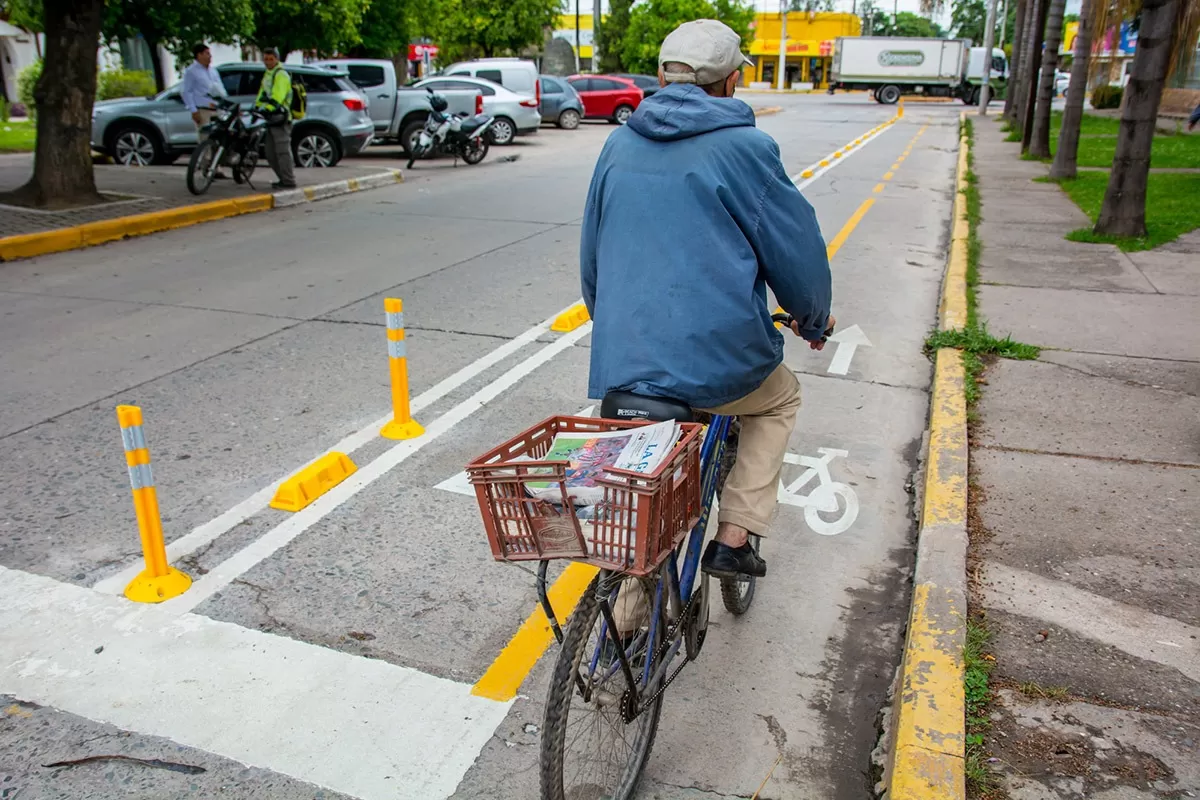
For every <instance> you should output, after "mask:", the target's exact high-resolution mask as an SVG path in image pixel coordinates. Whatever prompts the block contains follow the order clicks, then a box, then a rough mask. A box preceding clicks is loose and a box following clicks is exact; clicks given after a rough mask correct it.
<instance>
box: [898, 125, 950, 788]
mask: <svg viewBox="0 0 1200 800" xmlns="http://www.w3.org/2000/svg"><path fill="white" fill-rule="evenodd" d="M966 177H967V140H966V138H965V137H964V138H962V139H960V141H959V157H958V175H957V180H956V192H955V200H954V225H953V229H952V230H953V233H952V240H951V245H950V258H949V262H948V264H947V266H946V277H945V280H944V282H943V285H942V298H941V303H940V305H939V311H938V317H939V319H938V326H939V327H940V328H941V329H942V330H947V329H951V328H958V327H963V326H964V325H965V324H966V308H967V297H966V271H967V237H968V231H969V228H968V223H967V204H966V196H965V194H964V190H965V189H966ZM964 381H965V373H964V369H963V364H962V353H961V352H960V351H958V350H954V349H952V348H943V349H941V350H938V352H937V357H936V362H935V366H934V378H933V393H932V397H931V400H930V409H929V452H928V455H927V457H926V461H925V476H924V487H923V493H922V498H923V502H922V509H921V524H920V530H919V532H918V534H917V537H918V538H917V566H916V571H915V574H914V576H913V596H912V608H911V610H910V612H909V619H908V634H907V636H906V637H905V642H904V657H903V661H902V662H901V664H900V670H899V674H898V676H897V688H896V692H895V697H894V700H893V710H892V720H893V722H892V728H893V737H894V738H893V740H892V747H891V758H890V759H889V760H888V764H887V767H886V774H885V778H884V780H885V784H886V787H887V795H888V798H889V800H962V798H965V797H966V777H965V747H966V719H965V712H966V703H965V699H964V694H963V647H964V646H965V644H966V618H967V617H966V614H967V575H966V573H967V463H968V453H967V404H966V397H965V394H964V389H965V384H964Z"/></svg>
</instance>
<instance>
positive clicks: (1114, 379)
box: [1038, 359, 1200, 397]
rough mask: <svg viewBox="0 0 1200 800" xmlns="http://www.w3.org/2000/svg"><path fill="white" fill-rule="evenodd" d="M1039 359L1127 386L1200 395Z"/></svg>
mask: <svg viewBox="0 0 1200 800" xmlns="http://www.w3.org/2000/svg"><path fill="white" fill-rule="evenodd" d="M1038 360H1039V362H1040V363H1042V364H1049V365H1051V366H1054V367H1058V368H1059V369H1065V370H1069V371H1071V372H1078V373H1079V374H1080V375H1086V376H1088V377H1089V378H1096V379H1098V380H1102V381H1112V382H1114V383H1123V384H1125V385H1126V386H1134V387H1138V388H1142V389H1158V390H1159V391H1163V392H1171V393H1172V394H1181V395H1183V396H1184V397H1200V395H1197V394H1196V393H1195V392H1189V391H1187V390H1185V389H1172V388H1170V387H1167V386H1160V385H1158V384H1157V383H1146V382H1145V381H1139V380H1136V379H1134V378H1117V377H1114V376H1112V375H1101V374H1100V373H1097V372H1091V371H1090V370H1086V369H1084V368H1083V367H1077V366H1074V365H1072V364H1063V363H1060V362H1058V361H1043V360H1041V359H1038Z"/></svg>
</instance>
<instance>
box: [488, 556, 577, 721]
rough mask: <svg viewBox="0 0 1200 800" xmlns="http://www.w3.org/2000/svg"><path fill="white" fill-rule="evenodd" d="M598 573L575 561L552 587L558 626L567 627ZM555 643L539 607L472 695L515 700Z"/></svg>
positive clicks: (505, 700) (552, 601)
mask: <svg viewBox="0 0 1200 800" xmlns="http://www.w3.org/2000/svg"><path fill="white" fill-rule="evenodd" d="M598 571H599V570H597V569H596V568H595V567H593V566H591V565H590V564H581V563H578V562H572V563H570V564H568V565H567V568H566V569H565V570H563V573H562V575H559V576H558V580H556V581H554V583H553V584H551V585H550V589H549V591H548V592H547V595H548V596H549V598H550V607H551V608H553V609H554V616H556V617H558V623H559V625H562V626H563V627H566V624H567V617H568V616H570V614H571V612H572V611H574V610H575V605H576V604H577V603H578V602H579V598H580V597H582V596H583V591H584V589H586V588H587V585H588V584H589V583H591V581H592V578H593V577H595V575H596V573H597V572H598ZM553 641H554V632H553V631H552V630H550V620H548V619H546V612H544V611H542V607H541V606H540V605H539V606H537V607H536V608H535V609H534V610H533V613H532V614H530V615H529V617H528V618H527V619H526V620H525V622H524V623H523V624H522V625H521V627H520V628H519V629H518V630H517V633H516V635H514V636H513V638H512V639H511V640H509V643H508V644H507V645H506V646H505V647H504V649H503V650H501V651H500V655H498V656H496V660H495V661H493V662H492V665H491V666H490V667H488V670H487V672H485V673H483V677H482V678H480V679H479V680H478V681H477V682H476V683H475V685H474V686H473V687H471V694H473V695H475V696H477V697H486V698H488V699H489V700H499V701H501V702H507V701H509V700H512V699H513V698H514V697H516V696H517V690H519V689H520V688H521V684H522V683H523V682H524V681H525V677H526V676H527V675H529V673H530V671H531V670H532V669H533V666H534V665H535V664H537V662H538V659H539V658H541V657H542V653H545V652H546V648H547V647H549V646H550V643H551V642H553Z"/></svg>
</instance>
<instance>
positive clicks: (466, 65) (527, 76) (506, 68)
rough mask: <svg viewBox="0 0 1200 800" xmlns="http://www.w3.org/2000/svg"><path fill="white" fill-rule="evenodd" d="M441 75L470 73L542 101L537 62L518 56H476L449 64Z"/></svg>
mask: <svg viewBox="0 0 1200 800" xmlns="http://www.w3.org/2000/svg"><path fill="white" fill-rule="evenodd" d="M440 74H441V75H442V76H450V75H470V76H472V77H475V78H483V79H484V80H489V81H491V82H492V83H498V84H500V85H501V86H503V87H504V88H505V89H508V90H509V91H510V92H516V93H517V94H526V95H529V96H530V97H536V98H537V100H538V102H539V103H540V102H541V101H542V89H541V85H540V84H539V83H538V68H537V64H535V63H533V62H532V61H525V60H523V59H520V58H477V59H475V60H474V61H460V62H458V63H456V64H451V65H450V66H448V67H446V68H445V69H444V70H442V71H441V73H440Z"/></svg>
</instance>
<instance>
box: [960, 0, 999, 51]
mask: <svg viewBox="0 0 1200 800" xmlns="http://www.w3.org/2000/svg"><path fill="white" fill-rule="evenodd" d="M997 21H998V20H997ZM986 26H987V4H986V3H984V2H983V0H954V3H953V4H952V5H951V6H950V30H952V31H954V35H955V37H956V38H959V39H970V40H971V41H972V42H974V43H975V44H978V45H982V44H983V40H984V35H983V34H984V28H985V27H986ZM997 30H998V29H997ZM993 36H994V37H995V38H994V39H992V41H994V42H998V41H1000V36H999V33H998V32H997V33H993Z"/></svg>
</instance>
